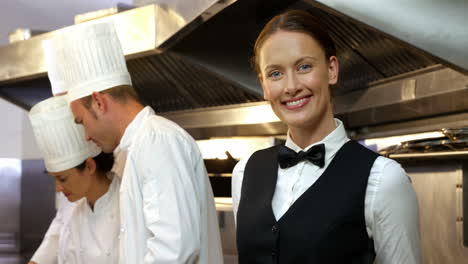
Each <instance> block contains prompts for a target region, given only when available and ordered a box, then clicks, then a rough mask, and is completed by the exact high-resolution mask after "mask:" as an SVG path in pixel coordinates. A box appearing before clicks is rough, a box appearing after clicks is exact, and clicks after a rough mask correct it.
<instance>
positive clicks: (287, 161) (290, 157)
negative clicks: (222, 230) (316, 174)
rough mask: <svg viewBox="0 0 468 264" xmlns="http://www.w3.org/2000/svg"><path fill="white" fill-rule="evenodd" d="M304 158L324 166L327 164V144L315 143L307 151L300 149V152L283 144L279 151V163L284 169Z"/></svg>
mask: <svg viewBox="0 0 468 264" xmlns="http://www.w3.org/2000/svg"><path fill="white" fill-rule="evenodd" d="M303 160H308V161H310V162H312V163H313V164H315V165H317V166H319V167H320V168H323V166H324V165H325V144H319V145H315V146H313V147H311V148H310V149H309V150H308V151H307V152H304V151H299V152H298V153H296V152H295V151H294V150H292V149H290V148H288V147H286V146H281V148H280V150H279V152H278V163H279V165H280V168H282V169H286V168H289V167H292V166H294V165H296V164H297V163H299V162H300V161H303Z"/></svg>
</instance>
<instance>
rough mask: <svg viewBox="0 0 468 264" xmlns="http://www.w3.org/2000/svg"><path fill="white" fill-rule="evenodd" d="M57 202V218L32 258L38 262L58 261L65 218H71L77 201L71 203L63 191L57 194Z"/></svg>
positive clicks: (49, 262)
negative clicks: (59, 243) (59, 244)
mask: <svg viewBox="0 0 468 264" xmlns="http://www.w3.org/2000/svg"><path fill="white" fill-rule="evenodd" d="M55 204H56V208H57V213H56V215H55V218H54V219H53V220H52V223H51V224H50V226H49V229H48V230H47V233H46V234H45V236H44V239H43V240H42V243H41V245H40V246H39V247H38V248H37V250H36V252H35V253H34V255H33V256H32V258H31V260H30V261H33V262H36V263H38V264H56V263H57V250H58V242H59V237H60V232H61V230H62V226H63V221H64V219H69V217H70V215H71V213H72V212H73V208H75V205H76V204H75V203H70V202H69V201H68V199H67V198H66V197H65V196H64V195H63V194H62V193H61V192H59V193H57V194H56V196H55Z"/></svg>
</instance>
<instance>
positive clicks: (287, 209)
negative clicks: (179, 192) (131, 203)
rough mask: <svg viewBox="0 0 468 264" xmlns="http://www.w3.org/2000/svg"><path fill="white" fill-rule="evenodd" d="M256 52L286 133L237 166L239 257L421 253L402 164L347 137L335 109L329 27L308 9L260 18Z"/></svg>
mask: <svg viewBox="0 0 468 264" xmlns="http://www.w3.org/2000/svg"><path fill="white" fill-rule="evenodd" d="M254 56H255V57H254V62H255V68H256V71H257V74H258V78H259V80H260V83H261V85H262V88H263V93H264V98H265V100H268V101H269V102H270V105H271V107H272V109H273V111H274V112H275V114H276V115H277V116H278V117H279V118H280V119H281V121H282V122H284V123H285V124H286V125H287V126H288V134H287V139H286V143H285V145H279V146H274V147H271V148H268V149H263V150H260V151H257V152H255V153H254V154H252V155H251V156H250V157H249V158H247V159H244V160H242V161H240V162H239V163H238V164H237V165H236V167H235V168H234V171H233V180H232V181H233V183H232V196H233V209H234V215H235V216H236V217H237V219H236V220H237V222H236V223H237V246H238V252H239V263H241V264H242V263H288V264H290V263H300V264H304V263H320V264H323V263H327V264H333V263H337V264H338V263H339V264H342V263H359V264H362V263H374V260H375V261H376V263H379V264H395V263H399V264H405V263H408V264H409V263H421V255H420V239H419V217H418V203H417V199H416V195H415V192H414V190H413V187H412V185H411V182H410V180H409V178H408V176H407V175H406V173H405V171H404V170H403V169H402V168H401V166H400V165H399V164H398V163H397V162H395V161H393V160H391V159H387V158H385V157H381V156H378V155H377V154H375V153H374V152H372V151H370V150H367V149H366V148H364V147H362V146H361V145H359V144H358V143H357V142H355V141H352V140H350V139H349V138H348V137H347V135H346V131H345V128H344V126H343V123H342V122H341V121H340V120H338V119H335V118H334V117H333V107H332V102H331V95H330V87H331V86H333V85H335V84H336V83H337V80H338V73H339V63H338V59H337V57H336V50H335V46H334V43H333V41H332V39H331V38H330V36H329V35H328V34H327V32H326V31H324V30H323V29H321V27H320V25H319V24H318V23H317V22H316V21H315V20H314V18H313V17H312V16H311V15H310V14H309V13H307V12H305V11H288V12H285V13H283V14H281V15H278V16H276V17H274V18H273V19H272V20H270V22H268V24H267V25H266V26H265V27H264V28H263V30H262V32H261V33H260V35H259V36H258V38H257V40H256V43H255V50H254Z"/></svg>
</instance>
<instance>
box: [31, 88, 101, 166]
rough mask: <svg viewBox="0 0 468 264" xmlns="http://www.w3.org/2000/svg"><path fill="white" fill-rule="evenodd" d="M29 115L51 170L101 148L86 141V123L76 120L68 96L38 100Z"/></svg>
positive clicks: (73, 164)
mask: <svg viewBox="0 0 468 264" xmlns="http://www.w3.org/2000/svg"><path fill="white" fill-rule="evenodd" d="M29 119H30V121H31V124H32V128H33V132H34V136H35V138H36V142H37V145H38V147H39V150H40V151H41V152H42V155H43V156H44V162H45V167H46V169H47V171H49V172H59V171H64V170H67V169H71V168H74V167H76V166H78V165H80V164H81V163H83V162H84V161H85V160H86V159H87V158H90V157H95V156H97V155H98V154H99V153H100V152H101V150H100V149H99V148H98V147H97V146H96V145H95V144H94V143H93V142H90V141H86V139H85V132H84V128H83V126H81V125H77V124H75V121H74V118H73V113H72V112H71V110H70V108H69V106H68V102H67V100H66V99H65V96H54V97H51V98H49V99H46V100H44V101H42V102H39V103H38V104H36V105H35V106H34V107H33V108H31V111H30V112H29Z"/></svg>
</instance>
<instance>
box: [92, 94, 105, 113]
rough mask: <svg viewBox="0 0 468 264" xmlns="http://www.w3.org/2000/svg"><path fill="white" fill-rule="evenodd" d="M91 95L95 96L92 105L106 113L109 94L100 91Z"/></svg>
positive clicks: (96, 109)
mask: <svg viewBox="0 0 468 264" xmlns="http://www.w3.org/2000/svg"><path fill="white" fill-rule="evenodd" d="M91 97H92V98H93V103H92V107H93V108H94V110H95V111H98V112H100V113H105V112H106V111H107V107H108V102H107V96H106V95H105V94H103V93H100V92H93V93H92V94H91Z"/></svg>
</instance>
